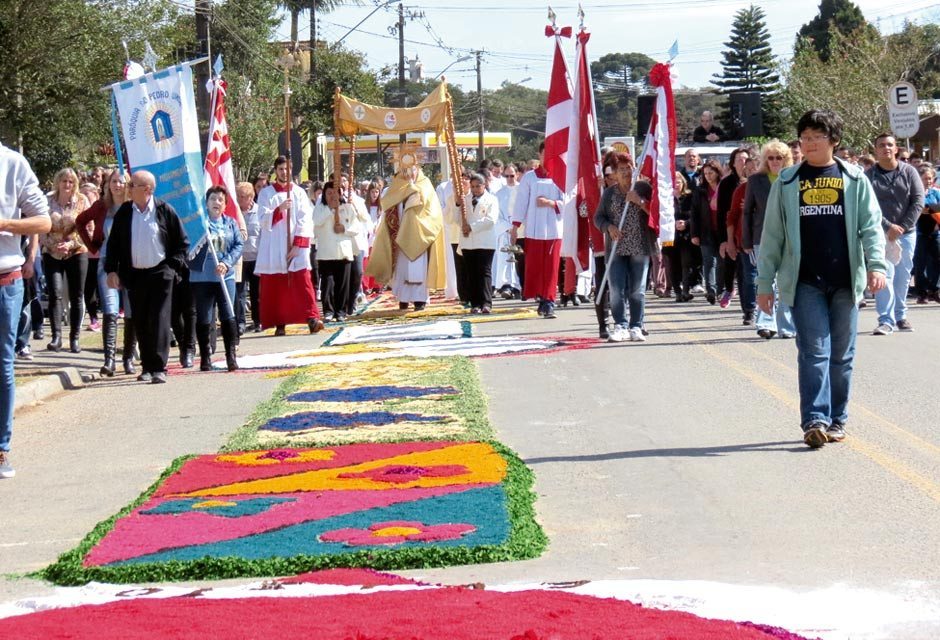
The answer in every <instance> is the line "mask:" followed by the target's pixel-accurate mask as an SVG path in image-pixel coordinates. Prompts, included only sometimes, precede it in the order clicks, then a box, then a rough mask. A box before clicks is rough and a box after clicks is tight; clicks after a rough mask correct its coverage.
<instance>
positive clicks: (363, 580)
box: [278, 569, 426, 587]
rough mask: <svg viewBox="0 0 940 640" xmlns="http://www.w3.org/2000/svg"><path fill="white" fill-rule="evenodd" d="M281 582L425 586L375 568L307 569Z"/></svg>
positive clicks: (366, 585)
mask: <svg viewBox="0 0 940 640" xmlns="http://www.w3.org/2000/svg"><path fill="white" fill-rule="evenodd" d="M278 582H280V583H281V584H334V585H341V586H353V587H355V586H360V585H361V586H363V587H381V586H394V585H404V584H413V585H419V586H425V585H426V583H424V582H419V581H417V580H411V579H409V578H403V577H401V576H396V575H395V574H394V573H383V572H381V571H376V570H375V569H323V570H322V571H308V572H307V573H301V574H300V575H297V576H291V577H289V578H280V579H279V580H278Z"/></svg>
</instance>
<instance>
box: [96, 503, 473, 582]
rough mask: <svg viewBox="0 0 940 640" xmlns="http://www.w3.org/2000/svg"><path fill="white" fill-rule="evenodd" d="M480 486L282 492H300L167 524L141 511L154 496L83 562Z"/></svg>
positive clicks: (115, 559) (235, 535) (228, 537)
mask: <svg viewBox="0 0 940 640" xmlns="http://www.w3.org/2000/svg"><path fill="white" fill-rule="evenodd" d="M478 486H481V485H457V486H449V487H434V488H421V489H395V488H392V487H389V489H387V490H385V491H311V492H304V493H286V494H279V497H289V498H294V499H295V501H294V502H288V503H284V504H279V505H277V506H275V507H273V508H271V509H269V510H268V511H265V512H264V513H259V514H256V515H253V516H243V517H241V518H220V517H217V516H213V515H212V514H211V513H207V512H205V510H201V511H193V512H191V513H184V514H179V515H174V516H172V527H170V526H167V517H166V516H164V517H155V516H144V515H140V512H141V511H147V510H148V509H152V508H154V507H156V506H157V505H159V504H161V503H162V502H164V501H165V500H166V499H165V498H154V499H151V500H148V501H147V502H145V503H144V504H143V505H141V506H140V507H138V508H136V509H135V510H134V511H133V512H132V513H130V514H128V515H127V516H125V517H123V518H121V519H119V520H118V521H117V522H116V523H115V525H114V528H113V529H112V530H111V531H110V532H108V534H107V535H106V536H105V537H104V538H103V539H102V540H101V541H100V542H99V543H98V544H97V545H95V546H94V547H93V548H92V550H91V551H89V552H88V555H86V556H85V559H84V561H83V564H84V565H85V566H86V567H89V566H99V565H105V564H110V563H112V562H118V561H121V560H128V559H130V558H135V557H138V556H141V555H145V554H149V553H156V552H158V551H164V550H168V549H176V548H179V547H185V546H190V545H196V544H207V543H211V542H220V541H224V540H235V539H237V538H243V537H246V536H250V535H254V534H257V533H263V532H265V531H272V530H274V529H279V528H281V527H286V526H290V525H293V524H299V523H301V522H306V521H308V520H319V519H322V518H328V517H331V516H338V515H344V514H348V513H355V512H357V511H363V510H366V509H372V508H376V507H385V506H389V505H393V504H398V503H401V502H409V501H412V500H417V499H420V498H429V497H432V496H443V495H448V494H451V493H456V492H459V491H466V490H467V489H471V488H474V487H478ZM256 497H257V496H256V495H249V496H226V500H227V501H236V500H238V499H243V498H256Z"/></svg>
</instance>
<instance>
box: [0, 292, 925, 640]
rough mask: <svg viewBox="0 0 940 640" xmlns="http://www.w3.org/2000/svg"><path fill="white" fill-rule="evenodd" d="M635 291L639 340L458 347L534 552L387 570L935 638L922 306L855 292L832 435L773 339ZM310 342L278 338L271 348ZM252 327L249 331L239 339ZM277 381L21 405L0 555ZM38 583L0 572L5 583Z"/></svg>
mask: <svg viewBox="0 0 940 640" xmlns="http://www.w3.org/2000/svg"><path fill="white" fill-rule="evenodd" d="M648 301H649V302H648V309H647V326H648V328H649V330H650V332H651V335H650V337H649V340H648V341H647V342H645V343H623V344H598V345H597V346H596V347H595V348H590V349H583V350H572V351H564V352H560V353H553V354H541V355H523V356H514V357H499V358H485V359H481V360H478V361H477V362H478V365H479V368H480V371H481V374H482V378H483V382H484V386H485V388H486V391H487V393H488V395H489V398H490V416H491V419H492V421H493V423H494V425H495V427H496V429H497V432H498V435H499V438H500V439H501V440H502V441H503V442H505V443H506V444H508V445H509V446H511V447H512V448H513V449H514V450H515V451H516V452H517V453H518V454H519V455H520V456H521V457H522V458H523V459H524V460H525V461H526V463H527V464H528V465H529V466H530V467H531V468H532V469H533V470H534V471H535V474H536V478H537V480H536V491H537V493H538V496H539V499H538V502H537V505H536V506H537V511H538V517H539V519H540V521H541V522H542V524H543V526H544V528H545V530H546V533H547V534H548V536H549V538H550V547H549V549H548V551H547V552H546V553H545V554H544V555H543V556H542V557H541V558H538V559H535V560H531V561H527V562H518V563H505V564H495V565H479V566H470V567H452V568H449V569H442V570H433V571H413V572H406V573H407V574H408V575H412V576H418V577H423V578H427V579H432V580H435V581H440V582H444V583H452V584H459V583H466V582H476V581H482V582H486V583H489V584H497V583H510V582H539V581H562V580H582V579H589V580H617V581H629V582H628V583H626V584H629V585H631V588H633V587H635V588H636V589H637V593H645V594H647V595H649V594H651V593H654V592H655V593H660V592H662V593H666V592H675V593H686V594H693V593H694V594H705V595H703V596H702V597H703V598H705V597H706V595H707V594H711V597H712V599H713V600H717V601H721V600H722V599H725V600H731V599H735V598H737V599H738V600H740V601H742V602H743V601H746V602H750V601H751V600H748V598H751V599H752V600H753V601H754V602H755V603H757V602H758V600H760V599H761V598H763V599H764V600H766V598H767V597H771V598H775V600H774V602H775V603H777V604H775V605H773V607H776V613H777V614H778V615H777V618H778V619H782V620H784V621H789V620H791V619H793V620H795V619H797V617H798V616H797V614H799V613H800V612H801V611H802V613H803V614H806V616H805V618H806V622H805V623H804V622H802V618H801V619H800V620H801V622H800V625H801V628H803V629H817V630H819V631H820V634H821V635H825V636H826V637H853V638H854V637H869V638H875V637H893V638H920V637H923V638H935V637H938V635H940V544H938V542H940V536H938V533H937V532H938V531H940V526H938V525H940V422H938V421H937V419H936V416H937V410H938V407H940V403H938V402H937V399H936V391H935V387H934V383H933V381H935V380H937V379H940V357H938V356H940V344H938V336H940V305H937V304H934V305H931V306H928V307H913V308H912V310H911V314H910V317H911V320H912V321H913V323H914V326H915V329H916V330H915V331H914V332H913V333H898V334H895V335H893V336H889V337H874V336H871V335H870V330H871V329H872V328H874V326H875V315H874V310H873V308H872V307H871V306H869V308H867V309H865V310H863V311H862V316H861V320H860V330H861V334H860V335H859V339H858V355H857V359H856V370H855V376H854V387H853V402H852V405H851V407H850V421H849V428H848V433H849V437H848V438H847V439H846V441H845V442H844V443H841V444H831V445H827V446H825V447H823V448H822V449H821V450H818V451H812V450H809V449H808V448H807V447H805V446H804V445H803V444H802V440H801V432H800V429H799V415H798V397H797V392H796V350H795V344H794V342H793V341H792V340H779V339H774V340H771V341H765V340H762V339H760V338H758V337H757V336H756V334H755V333H754V332H753V331H752V330H751V329H749V328H745V327H742V326H741V322H740V311H739V310H737V311H736V310H735V309H734V303H733V304H732V308H730V309H728V310H724V311H722V310H720V309H718V308H717V307H711V306H709V305H707V304H706V303H705V302H704V301H701V300H696V301H695V302H693V303H690V304H676V303H674V302H671V301H668V300H657V299H655V298H652V297H650V298H648ZM735 302H736V301H735ZM500 304H507V303H500ZM512 304H520V303H512ZM475 331H476V333H477V334H478V335H501V334H510V335H556V336H560V337H566V336H570V337H596V324H595V322H594V320H593V310H592V309H591V308H590V307H581V308H576V309H571V308H569V309H562V310H560V313H559V318H558V319H557V320H535V319H532V320H525V321H512V322H494V323H484V324H477V325H475ZM310 341H311V339H310V338H308V337H302V336H301V337H288V338H284V339H281V340H280V341H279V342H278V350H282V348H283V350H289V349H291V348H297V347H299V346H301V345H306V346H309V345H310ZM271 344H272V339H269V338H256V337H254V336H252V337H250V338H249V339H247V340H245V341H244V349H245V350H246V352H248V353H257V352H265V351H270V350H271V346H270V345H271ZM84 355H85V354H83V356H84ZM276 384H277V381H276V380H271V379H269V378H266V377H264V376H263V375H260V374H239V375H226V374H212V375H198V374H197V375H186V376H171V377H170V381H169V383H168V384H167V385H165V386H159V385H153V386H150V385H137V384H132V383H129V382H126V381H121V380H115V381H110V382H103V383H95V384H94V385H92V386H91V387H90V388H88V389H85V390H81V391H76V392H70V393H67V394H64V395H63V396H62V397H60V398H58V399H56V400H55V401H52V402H49V403H47V404H46V405H44V406H42V407H39V408H36V409H32V410H30V411H28V412H26V413H24V414H23V415H21V416H18V417H17V424H16V432H15V449H14V450H15V453H16V458H15V461H16V463H17V469H18V471H19V475H18V477H17V478H16V479H15V480H13V481H4V482H2V483H0V505H2V513H3V516H2V521H3V526H2V527H0V573H20V572H24V571H29V570H32V569H36V568H39V567H41V566H43V565H45V564H47V563H49V562H51V561H53V560H54V559H55V557H56V556H57V554H58V553H60V552H61V551H64V550H66V549H69V548H71V547H72V546H74V544H75V543H76V542H77V541H78V540H79V539H80V538H81V537H82V536H83V535H84V534H85V533H87V532H88V531H89V530H90V529H91V528H92V527H93V526H94V524H96V523H97V522H99V521H100V520H102V519H104V518H106V517H108V516H110V515H111V514H113V513H114V512H115V511H116V510H118V509H119V508H121V507H122V506H124V505H125V504H127V503H128V502H129V501H130V500H131V499H133V498H134V497H136V496H137V495H138V494H139V493H140V492H141V491H142V490H143V489H145V488H146V487H147V486H149V485H150V483H151V482H153V480H154V479H155V478H156V477H157V475H158V474H159V473H160V471H161V470H162V469H163V468H165V467H166V465H167V464H168V463H169V462H170V461H171V460H172V459H173V458H174V457H176V456H178V455H181V454H184V453H191V452H196V451H211V450H214V449H216V448H217V447H218V445H219V444H220V443H221V442H222V441H223V440H224V439H225V436H226V435H227V434H228V433H230V432H231V431H233V430H234V429H236V428H237V427H238V426H239V425H240V424H241V423H242V422H243V421H244V418H245V417H246V416H247V415H248V413H250V411H251V409H252V408H253V407H254V406H255V405H256V404H257V403H258V402H260V401H262V400H264V399H266V398H267V397H268V396H269V395H270V392H271V391H272V390H273V388H274V387H275V386H276ZM648 581H656V582H655V583H650V582H648ZM47 592H48V587H45V586H44V585H41V584H39V583H36V582H33V581H29V580H2V581H0V600H3V601H8V600H11V599H14V598H20V597H24V596H27V595H37V594H42V593H47ZM791 597H792V598H791ZM676 601H677V602H678V600H676ZM807 602H809V603H810V604H809V605H807ZM666 604H667V605H668V603H666ZM719 604H721V602H719ZM725 604H728V603H727V602H726V603H725ZM754 606H757V605H756V604H755V605H754ZM773 607H771V609H773ZM751 610H753V609H751ZM723 611H727V608H725V609H722V608H721V607H719V614H720V613H721V612H723ZM781 612H782V613H781ZM787 616H789V617H787ZM814 616H815V617H814ZM771 617H772V616H771ZM791 628H792V627H791ZM846 629H850V630H851V633H848V632H846ZM840 633H841V634H842V635H840Z"/></svg>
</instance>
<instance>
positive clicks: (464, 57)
mask: <svg viewBox="0 0 940 640" xmlns="http://www.w3.org/2000/svg"><path fill="white" fill-rule="evenodd" d="M472 59H473V56H462V57H460V58H457V59H456V60H454V61H453V62H451V63H450V64H449V65H447V66H446V67H444V68H443V69H441V72H440V73H439V74H437V75H436V76H434V80H437V79H438V78H440V77H441V76H442V75H444V72H445V71H447V70H448V69H450V68H451V67H452V66H454V65H455V64H459V63H461V62H466V61H467V60H472Z"/></svg>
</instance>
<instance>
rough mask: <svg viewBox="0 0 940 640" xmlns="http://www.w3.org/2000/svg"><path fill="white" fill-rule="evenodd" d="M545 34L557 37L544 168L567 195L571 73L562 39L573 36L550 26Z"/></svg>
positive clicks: (549, 95) (546, 130)
mask: <svg viewBox="0 0 940 640" xmlns="http://www.w3.org/2000/svg"><path fill="white" fill-rule="evenodd" d="M545 35H547V36H548V37H550V38H555V60H554V62H553V63H552V79H551V84H550V85H549V88H548V113H547V114H546V117H545V153H544V156H543V157H544V159H543V162H542V166H543V167H544V168H545V171H546V172H548V175H549V177H550V178H551V179H552V182H554V183H555V186H557V187H558V189H559V190H561V191H562V192H564V190H565V179H566V172H567V169H566V161H565V155H566V154H567V152H568V126H569V122H570V119H571V74H569V73H568V64H567V63H566V62H565V56H564V55H562V52H561V39H562V38H570V37H571V27H564V28H561V29H559V28H557V27H555V26H548V27H546V28H545Z"/></svg>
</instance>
